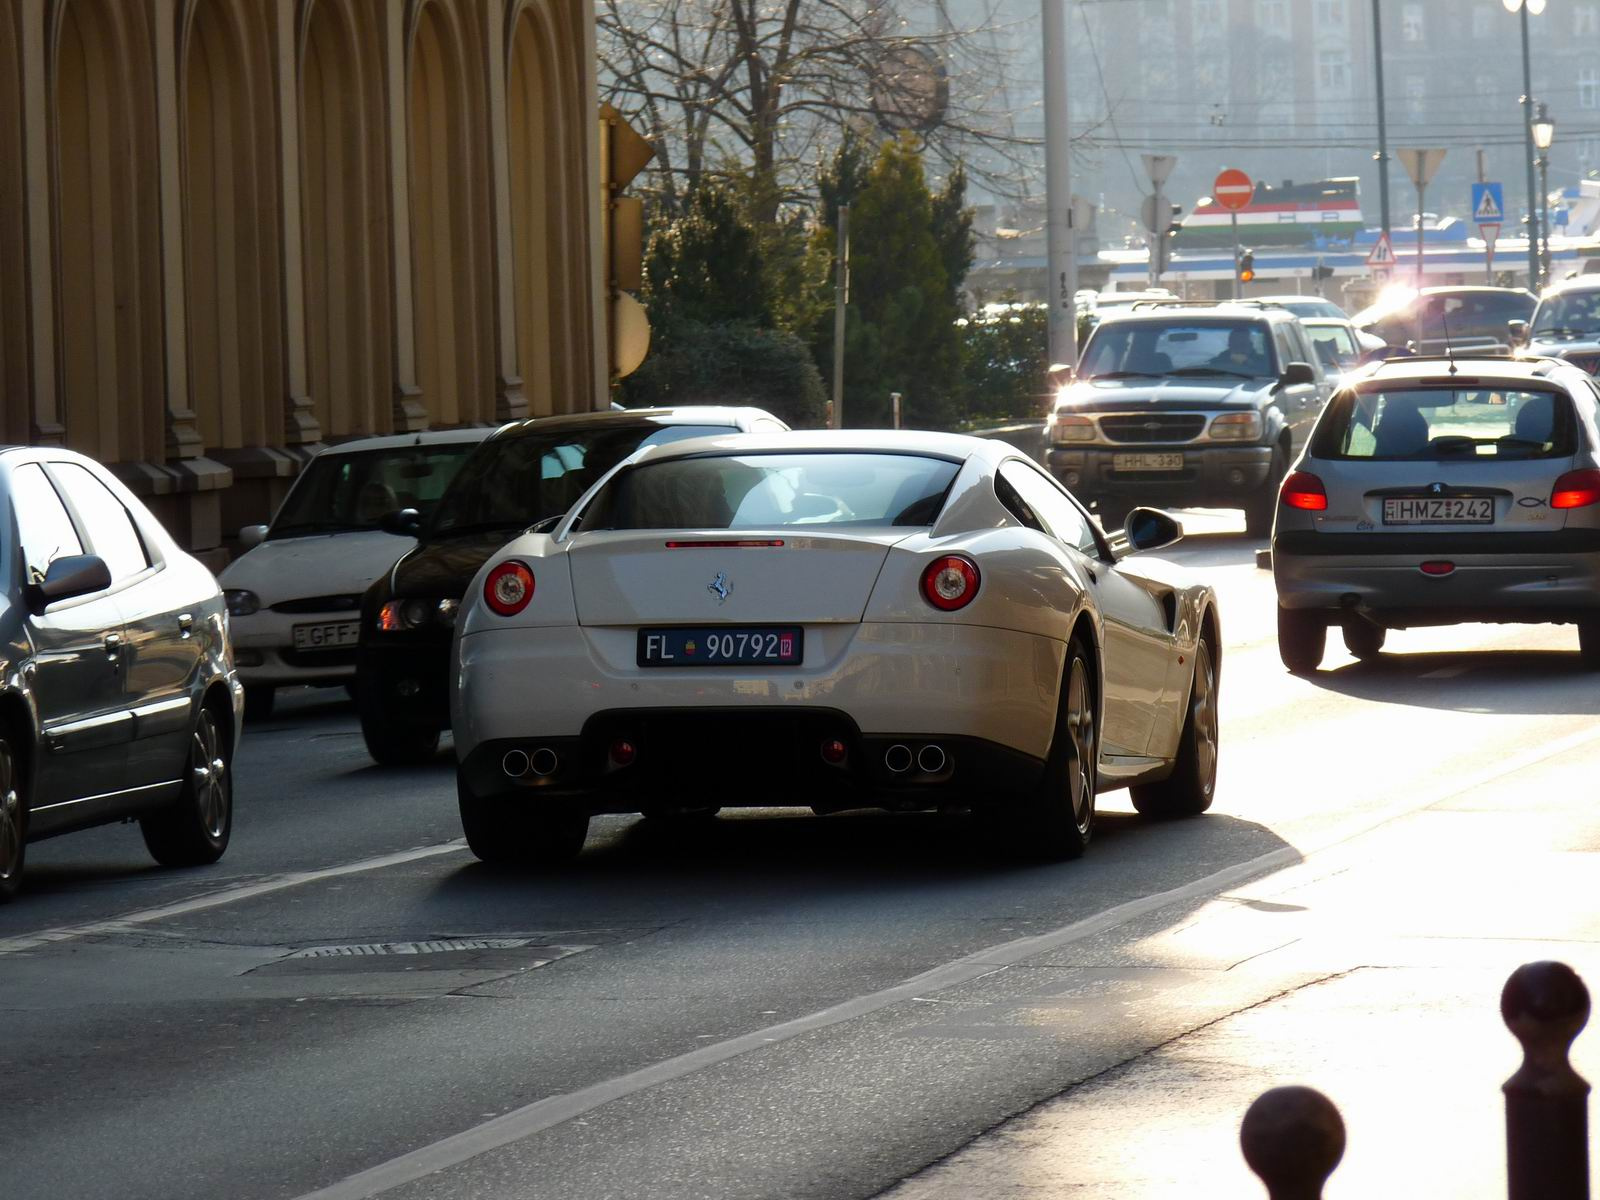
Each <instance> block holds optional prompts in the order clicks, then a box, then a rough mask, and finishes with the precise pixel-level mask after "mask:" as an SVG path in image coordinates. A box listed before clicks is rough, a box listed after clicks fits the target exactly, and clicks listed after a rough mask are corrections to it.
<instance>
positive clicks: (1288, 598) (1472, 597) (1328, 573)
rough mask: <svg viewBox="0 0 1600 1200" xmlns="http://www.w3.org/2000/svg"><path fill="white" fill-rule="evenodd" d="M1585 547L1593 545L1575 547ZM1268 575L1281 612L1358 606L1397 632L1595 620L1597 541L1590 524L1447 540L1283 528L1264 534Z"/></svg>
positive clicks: (1599, 611)
mask: <svg viewBox="0 0 1600 1200" xmlns="http://www.w3.org/2000/svg"><path fill="white" fill-rule="evenodd" d="M1590 545H1594V547H1595V548H1593V549H1583V547H1586V546H1590ZM1513 550H1515V551H1517V552H1512V551H1513ZM1424 562H1449V563H1452V564H1454V570H1453V571H1451V572H1450V573H1449V574H1447V575H1428V574H1425V573H1424V572H1423V571H1422V564H1423V563H1424ZM1272 574H1273V580H1274V582H1275V584H1276V585H1277V591H1278V603H1279V604H1280V605H1282V606H1283V607H1284V608H1289V609H1302V610H1316V609H1321V610H1326V611H1328V612H1330V613H1335V612H1341V611H1343V612H1350V611H1354V612H1360V613H1362V614H1363V615H1365V616H1368V617H1370V618H1371V619H1373V620H1376V621H1377V622H1378V623H1379V624H1383V625H1390V626H1394V627H1398V628H1404V627H1407V626H1412V625H1452V624H1458V623H1461V622H1466V621H1486V622H1504V623H1529V624H1542V623H1548V622H1572V621H1577V620H1581V619H1587V618H1593V617H1596V616H1600V537H1597V531H1594V530H1566V531H1560V532H1557V533H1552V534H1529V535H1520V534H1492V533H1491V534H1453V535H1449V536H1441V535H1413V534H1398V535H1389V534H1377V535H1372V534H1332V535H1330V534H1318V533H1312V532H1293V533H1288V534H1280V535H1279V536H1278V537H1277V538H1276V539H1275V540H1274V542H1273V546H1272Z"/></svg>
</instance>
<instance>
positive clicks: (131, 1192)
mask: <svg viewBox="0 0 1600 1200" xmlns="http://www.w3.org/2000/svg"><path fill="white" fill-rule="evenodd" d="M1192 524H1193V525H1195V526H1198V527H1201V528H1206V527H1210V528H1216V529H1221V528H1227V527H1228V522H1227V521H1221V522H1218V521H1212V520H1208V519H1206V518H1198V519H1195V520H1194V521H1193V522H1192ZM1254 548H1255V545H1254V543H1251V542H1248V541H1246V540H1244V539H1243V538H1242V537H1238V536H1227V535H1211V536H1198V537H1194V538H1191V540H1189V541H1188V542H1186V543H1184V544H1183V545H1182V546H1180V547H1179V548H1177V550H1175V551H1174V552H1172V556H1173V557H1175V558H1177V559H1180V560H1182V561H1185V562H1187V563H1188V564H1190V565H1191V566H1192V567H1194V568H1195V569H1197V570H1199V571H1203V572H1205V573H1206V575H1207V576H1208V577H1209V578H1210V579H1212V580H1213V581H1214V583H1215V585H1216V586H1217V587H1218V589H1219V591H1220V593H1221V596H1222V605H1223V610H1222V611H1223V632H1224V638H1223V640H1224V644H1225V651H1224V658H1223V668H1222V718H1223V725H1222V774H1221V782H1220V785H1219V789H1218V800H1217V803H1216V806H1215V808H1214V809H1213V811H1212V812H1211V813H1210V814H1209V815H1207V816H1206V817H1204V818H1201V819H1198V820H1194V821H1187V822H1181V823H1175V824H1166V825H1152V824H1147V823H1145V822H1143V821H1141V820H1140V819H1139V818H1137V817H1136V816H1135V815H1134V814H1133V812H1132V809H1131V807H1130V806H1129V805H1128V803H1127V800H1126V797H1125V796H1124V795H1121V794H1113V795H1110V796H1106V797H1102V799H1101V813H1102V817H1101V824H1100V827H1099V830H1098V832H1097V835H1096V842H1095V845H1094V846H1093V847H1092V848H1091V851H1090V853H1089V855H1088V857H1087V858H1086V859H1084V860H1083V861H1081V862H1079V863H1075V864H1067V865H1060V866H1039V865H1026V864H1018V863H1017V862H1015V861H1012V860H1010V859H1008V858H1007V857H1006V856H1005V855H1004V854H1003V853H998V852H996V850H995V849H994V848H993V847H992V846H988V845H986V844H985V843H984V841H983V840H982V839H981V838H978V837H975V836H974V831H973V829H972V828H971V827H970V826H969V825H968V824H967V823H965V822H963V821H961V820H959V819H957V818H940V817H925V816H895V817H890V816H880V815H873V814H839V815H836V816H831V817H827V818H815V817H812V816H809V815H805V816H798V815H793V814H787V813H781V812H777V811H773V810H766V811H761V810H755V811H740V812H738V813H735V814H733V815H731V816H730V815H724V816H723V817H722V818H719V819H718V820H716V821H715V822H712V823H710V824H709V825H705V826H703V827H699V828H695V829H690V830H674V829H672V828H659V827H656V826H655V825H654V824H653V823H650V822H642V821H638V820H633V819H624V818H604V819H600V820H598V821H596V822H595V825H594V826H593V828H592V831H591V834H590V841H589V845H588V848H587V849H586V851H585V853H584V855H583V857H582V859H581V860H580V861H579V863H578V864H577V865H576V866H575V867H574V868H572V869H570V870H567V871H563V872H560V873H557V874H553V875H549V876H545V877H532V876H522V875H518V874H514V873H512V874H507V873H501V872H496V871H493V870H491V869H489V868H486V867H484V866H482V865H480V864H478V863H477V862H476V861H475V860H474V859H473V858H472V857H471V856H470V855H469V854H468V853H467V852H466V851H465V849H464V848H463V847H462V846H461V844H460V842H459V840H458V838H459V832H460V831H459V826H458V823H457V818H456V814H455V803H454V791H453V784H452V778H451V771H450V767H449V763H448V759H447V758H444V757H442V758H441V759H440V760H439V761H438V762H437V763H436V764H435V765H434V766H432V767H429V768H426V769H422V770H416V771H390V770H382V769H378V768H376V767H373V766H371V765H370V764H369V763H368V762H367V760H366V758H365V756H364V754H363V751H362V747H361V742H360V737H359V734H358V733H357V731H356V722H355V717H354V714H353V712H352V711H351V710H350V709H349V707H348V706H347V705H345V704H342V703H335V702H333V701H332V699H331V698H330V697H331V696H333V695H334V693H305V694H303V695H299V696H293V697H289V698H287V699H286V701H285V702H283V703H281V704H280V707H279V711H278V714H277V715H276V716H275V717H273V718H272V719H270V720H268V721H266V722H263V723H260V724H257V725H254V726H252V727H250V728H249V729H248V730H247V734H246V739H245V742H244V745H243V747H242V750H241V753H240V756H239V759H238V762H237V764H236V779H237V792H238V794H237V820H236V825H235V830H234V841H233V845H232V847H231V848H230V850H229V853H228V855H227V856H226V858H225V859H224V860H223V861H222V862H221V863H219V864H218V865H217V866H215V867H212V868H208V869H204V870H198V871H190V872H169V871H163V870H159V869H157V868H155V867H153V866H152V865H151V864H150V862H149V860H148V859H147V857H146V855H145V853H144V849H143V845H142V842H141V841H140V839H139V836H138V833H137V830H136V829H134V828H133V827H131V826H118V827H112V828H108V829H104V830H100V831H96V832H92V833H88V834H79V835H74V836H72V837H68V838H63V839H58V840H56V841H53V842H47V843H42V844H39V845H36V846H34V847H32V848H31V850H30V861H29V878H28V886H27V890H26V891H25V893H24V895H23V896H22V897H21V898H20V899H19V900H18V901H17V902H16V903H14V904H12V905H10V906H8V907H6V908H3V909H0V1030H3V1032H0V1112H3V1113H4V1121H3V1128H4V1132H3V1133H0V1189H3V1191H4V1194H6V1195H7V1196H16V1197H46V1196H49V1197H73V1198H75V1200H90V1198H92V1197H102V1196H103V1197H116V1198H117V1200H135V1198H139V1197H150V1198H152V1200H157V1198H159V1200H188V1198H194V1200H202V1198H204V1200H214V1198H217V1197H229V1198H238V1200H254V1198H256V1197H286V1198H291V1200H300V1198H303V1197H310V1196H313V1195H315V1196H322V1197H328V1198H333V1197H339V1198H345V1197H357V1196H364V1195H371V1194H379V1193H380V1192H381V1194H384V1195H386V1196H389V1197H394V1198H398V1200H412V1198H419V1197H475V1198H478V1200H501V1198H506V1197H567V1196H572V1197H585V1198H600V1197H611V1196H617V1197H622V1196H628V1197H671V1198H675V1200H676V1198H680V1197H683V1198H688V1197H786V1198H792V1197H829V1198H832V1197H856V1196H861V1197H866V1196H872V1195H875V1194H876V1193H878V1192H880V1191H882V1190H883V1189H886V1188H888V1187H891V1186H892V1185H894V1184H895V1183H896V1182H898V1181H899V1180H901V1179H903V1178H905V1177H906V1176H908V1175H910V1174H911V1173H913V1172H915V1171H917V1170H919V1169H920V1168H922V1167H924V1166H926V1165H927V1164H928V1163H930V1162H933V1161H935V1160H937V1159H939V1158H941V1157H942V1156H944V1155H947V1154H949V1153H951V1152H952V1151H954V1150H956V1149H957V1148H958V1147H960V1146H961V1145H963V1144H964V1143H966V1142H967V1141H968V1140H970V1139H971V1138H973V1137H974V1136H976V1135H978V1134H980V1133H981V1132H982V1131H984V1130H985V1129H988V1128H990V1127H992V1126H993V1125H995V1124H996V1123H997V1122H998V1121H1000V1120H1002V1119H1004V1118H1006V1117H1008V1116H1010V1115H1012V1114H1015V1113H1017V1112H1019V1111H1021V1110H1024V1109H1026V1108H1028V1107H1029V1106H1031V1105H1033V1104H1035V1103H1037V1102H1038V1101H1040V1100H1042V1099H1044V1098H1046V1097H1049V1096H1052V1095H1055V1094H1057V1093H1059V1092H1061V1091H1062V1090H1063V1089H1066V1088H1068V1087H1070V1086H1072V1085H1073V1084H1075V1083H1077V1082H1079V1081H1082V1080H1085V1079H1090V1078H1093V1077H1096V1076H1098V1075H1100V1074H1102V1073H1103V1072H1105V1071H1106V1070H1107V1069H1108V1068H1110V1067H1112V1066H1115V1065H1116V1064H1118V1063H1121V1062H1125V1061H1127V1060H1129V1059H1130V1057H1132V1056H1135V1055H1138V1054H1139V1053H1141V1052H1142V1051H1144V1050H1147V1049H1149V1048H1150V1047H1151V1046H1155V1045H1159V1044H1161V1043H1162V1042H1164V1041H1166V1040H1167V1039H1169V1038H1171V1037H1173V1036H1177V1035H1179V1034H1181V1033H1183V1032H1185V1031H1187V1030H1189V1029H1193V1028H1196V1027H1198V1026H1200V1025H1203V1024H1205V1023H1206V1022H1208V1021H1212V1020H1215V1019H1218V1018H1219V1017H1221V1016H1224V1015H1226V1014H1228V1013H1230V1012H1235V1011H1238V1010H1240V1009H1241V1008H1244V1007H1248V1006H1249V1005H1250V1004H1253V1003H1256V1002H1257V1001H1258V1000H1259V999H1260V996H1259V995H1257V994H1256V993H1257V991H1258V989H1259V988H1260V987H1261V986H1266V985H1263V984H1262V982H1261V981H1260V980H1258V979H1253V978H1249V979H1247V978H1244V977H1239V978H1234V977H1232V976H1230V975H1228V974H1227V973H1225V972H1219V973H1217V974H1215V975H1208V976H1206V977H1204V978H1199V977H1197V976H1195V975H1194V973H1193V972H1190V971H1187V970H1183V969H1177V968H1174V969H1173V970H1171V971H1159V970H1158V971H1151V970H1133V969H1131V968H1129V967H1128V966H1127V962H1126V952H1127V950H1128V948H1129V947H1131V946H1134V945H1136V944H1137V942H1138V939H1139V938H1141V937H1144V936H1147V935H1148V933H1149V932H1150V931H1151V930H1152V929H1155V928H1170V927H1171V926H1172V925H1173V924H1174V923H1177V922H1181V921H1182V920H1183V918H1184V915H1185V913H1187V912H1190V911H1192V910H1193V909H1194V908H1195V906H1197V905H1198V904H1200V903H1202V902H1204V901H1205V900H1207V899H1210V898H1211V897H1213V896H1215V895H1217V894H1219V893H1221V892H1223V891H1225V890H1226V889H1227V888H1229V887H1230V886H1233V885H1234V884H1236V883H1238V882H1241V881H1243V880H1245V879H1248V878H1250V877H1253V876H1255V875H1258V874H1260V873H1261V872H1263V871H1265V870H1268V869H1270V868H1273V867H1280V866H1283V865H1286V864H1290V863H1293V862H1295V861H1296V860H1297V859H1299V858H1300V857H1301V856H1302V855H1305V854H1309V853H1313V852H1316V851H1319V850H1321V849H1324V848H1326V847H1330V846H1334V845H1337V844H1340V843H1348V842H1349V841H1350V839H1353V838H1359V837H1360V836H1361V835H1362V834H1363V833H1364V832H1365V831H1369V830H1371V829H1373V828H1375V827H1379V826H1381V825H1383V824H1384V823H1385V822H1390V821H1393V820H1394V819H1396V818H1397V817H1400V816H1402V815H1404V814H1406V813H1409V812H1413V811H1415V810H1417V809H1418V808H1420V807H1422V806H1424V805H1427V804H1429V803H1432V802H1435V801H1437V800H1438V799H1439V798H1440V797H1441V796H1443V795H1447V794H1450V792H1451V790H1452V789H1456V788H1460V787H1463V786H1466V785H1467V784H1469V783H1470V784H1472V785H1473V786H1479V787H1481V786H1484V785H1485V783H1488V782H1492V781H1494V780H1496V779H1505V780H1508V781H1514V780H1515V778H1516V776H1517V773H1518V772H1519V771H1520V770H1523V769H1526V768H1527V767H1529V766H1530V765H1533V764H1537V763H1538V762H1540V761H1542V759H1543V758H1544V757H1547V756H1548V755H1550V754H1553V753H1556V752H1558V751H1560V752H1565V753H1568V754H1571V753H1572V752H1573V751H1574V748H1577V749H1580V750H1581V749H1583V748H1585V747H1588V748H1590V749H1592V748H1593V746H1594V745H1600V737H1597V735H1596V730H1595V720H1594V718H1595V715H1596V713H1597V711H1600V689H1597V688H1596V687H1595V685H1594V679H1593V677H1592V676H1591V675H1588V674H1585V673H1584V672H1582V671H1580V669H1579V667H1578V662H1577V655H1576V653H1575V651H1576V635H1575V633H1573V631H1571V630H1569V629H1559V628H1551V629H1546V628H1538V627H1533V628H1516V627H1512V628H1490V627H1467V628H1458V629H1449V630H1429V631H1416V632H1410V633H1399V634H1392V635H1391V637H1390V643H1389V648H1388V649H1389V652H1388V653H1386V654H1385V655H1384V656H1383V657H1382V658H1381V659H1380V660H1378V661H1377V662H1375V663H1370V664H1365V665H1362V664H1357V663H1355V662H1354V660H1352V659H1349V658H1348V657H1346V656H1345V655H1344V654H1343V652H1342V650H1336V649H1334V648H1330V652H1329V656H1328V659H1327V660H1326V662H1325V665H1324V670H1323V671H1322V672H1321V673H1320V674H1319V675H1318V676H1317V677H1316V678H1314V679H1296V678H1293V677H1291V676H1289V675H1287V674H1286V673H1285V672H1284V671H1283V669H1282V667H1281V666H1280V665H1279V663H1278V660H1277V654H1276V647H1275V643H1274V640H1273V626H1272V591H1271V581H1270V577H1269V576H1268V575H1267V573H1266V572H1261V571H1257V570H1256V568H1255V566H1254V556H1253V551H1254ZM714 754H715V749H714V744H710V745H708V747H707V759H708V769H707V779H708V780H709V781H711V782H712V783H713V784H714V785H715V786H716V787H717V788H719V789H722V790H724V791H725V792H727V793H728V794H729V795H730V796H742V797H743V798H744V799H745V800H747V801H749V802H751V803H757V804H759V802H760V796H759V795H758V794H757V795H750V794H748V793H743V792H741V783H740V781H739V780H736V779H722V778H719V777H718V776H717V773H716V771H715V767H714V765H713V764H714ZM1596 758H1600V752H1596ZM1355 932H1359V931H1355ZM1044 970H1053V971H1057V972H1062V974H1060V975H1059V978H1057V977H1056V976H1054V975H1052V976H1051V979H1052V980H1053V982H1052V983H1051V984H1050V995H1052V996H1053V997H1055V999H1054V1000H1052V1001H1051V1002H1050V1003H1047V1004H1041V1003H1035V1002H1030V1004H1028V1005H1020V1006H1019V1005H1017V1004H1016V1003H1015V1001H1016V997H1017V996H1018V995H1020V994H1021V992H1020V991H1019V989H1028V988H1030V987H1031V988H1032V989H1033V990H1032V991H1029V992H1028V994H1029V995H1034V994H1035V993H1036V992H1037V990H1038V979H1039V978H1040V977H1041V976H1038V975H1036V974H1035V975H1033V976H1032V979H1033V983H1032V984H1030V983H1029V982H1028V980H1029V979H1030V972H1038V971H1044ZM975 1002H982V1003H984V1004H990V1005H992V1006H993V1011H996V1012H1006V1013H1009V1014H1011V1015H1010V1016H1007V1017H1006V1018H1005V1019H1003V1020H994V1021H984V1022H981V1023H974V1022H972V1021H970V1020H968V1019H966V1018H964V1017H962V1016H961V1015H960V1014H962V1013H966V1012H969V1011H970V1010H971V1006H972V1004H973V1003H975Z"/></svg>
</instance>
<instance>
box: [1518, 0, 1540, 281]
mask: <svg viewBox="0 0 1600 1200" xmlns="http://www.w3.org/2000/svg"><path fill="white" fill-rule="evenodd" d="M1539 7H1540V9H1541V10H1542V9H1543V8H1544V5H1543V4H1542V3H1541V4H1540V5H1539ZM1517 19H1518V20H1519V21H1521V22H1522V162H1523V165H1524V166H1525V167H1526V168H1527V171H1528V290H1529V291H1533V292H1537V291H1538V290H1539V194H1538V193H1537V192H1536V191H1534V184H1533V62H1532V59H1531V57H1530V56H1529V54H1528V4H1527V0H1523V2H1522V3H1521V4H1519V5H1518V6H1517Z"/></svg>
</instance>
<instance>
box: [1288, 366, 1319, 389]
mask: <svg viewBox="0 0 1600 1200" xmlns="http://www.w3.org/2000/svg"><path fill="white" fill-rule="evenodd" d="M1316 381H1317V372H1316V370H1315V369H1314V368H1313V367H1312V365H1311V364H1310V363H1308V362H1292V363H1290V364H1289V365H1288V366H1286V367H1284V368H1283V375H1282V376H1281V377H1280V378H1279V379H1278V382H1279V383H1281V384H1282V385H1283V386H1284V387H1296V386H1298V385H1300V384H1311V383H1315V382H1316Z"/></svg>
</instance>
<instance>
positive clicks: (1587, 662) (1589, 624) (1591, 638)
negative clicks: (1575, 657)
mask: <svg viewBox="0 0 1600 1200" xmlns="http://www.w3.org/2000/svg"><path fill="white" fill-rule="evenodd" d="M1578 654H1579V656H1580V657H1581V658H1582V660H1583V665H1584V666H1585V667H1586V668H1587V669H1588V670H1591V671H1600V617H1590V618H1589V619H1588V620H1586V621H1579V622H1578Z"/></svg>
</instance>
